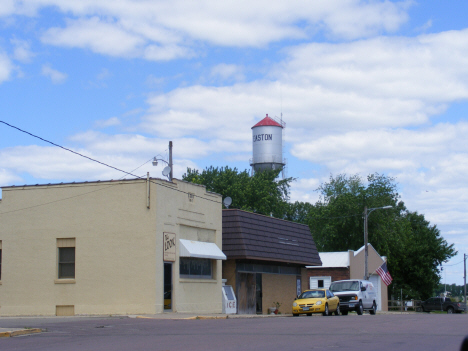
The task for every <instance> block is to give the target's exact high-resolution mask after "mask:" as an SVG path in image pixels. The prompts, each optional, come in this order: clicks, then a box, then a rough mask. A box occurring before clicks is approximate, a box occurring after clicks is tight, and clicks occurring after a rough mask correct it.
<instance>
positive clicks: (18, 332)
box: [0, 328, 42, 338]
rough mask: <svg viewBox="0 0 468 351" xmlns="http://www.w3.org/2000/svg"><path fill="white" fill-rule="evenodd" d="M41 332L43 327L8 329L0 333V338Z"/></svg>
mask: <svg viewBox="0 0 468 351" xmlns="http://www.w3.org/2000/svg"><path fill="white" fill-rule="evenodd" d="M41 332H42V329H39V328H31V329H21V330H15V331H6V332H1V333H0V338H9V337H13V336H19V335H28V334H36V333H41Z"/></svg>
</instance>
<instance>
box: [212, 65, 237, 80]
mask: <svg viewBox="0 0 468 351" xmlns="http://www.w3.org/2000/svg"><path fill="white" fill-rule="evenodd" d="M211 75H212V76H213V77H219V78H221V79H222V80H227V79H234V80H235V81H243V80H244V79H245V76H244V73H243V67H241V66H239V65H233V64H226V63H220V64H218V65H216V66H214V67H213V68H212V69H211Z"/></svg>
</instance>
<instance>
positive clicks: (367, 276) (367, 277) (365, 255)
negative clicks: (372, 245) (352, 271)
mask: <svg viewBox="0 0 468 351" xmlns="http://www.w3.org/2000/svg"><path fill="white" fill-rule="evenodd" d="M392 207H393V206H383V207H374V208H369V211H368V210H367V206H365V207H364V280H368V279H369V271H368V269H367V257H368V255H369V250H368V248H367V237H368V230H367V220H368V217H369V215H370V214H371V212H372V211H374V210H386V209H389V208H392Z"/></svg>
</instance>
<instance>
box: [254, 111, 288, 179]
mask: <svg viewBox="0 0 468 351" xmlns="http://www.w3.org/2000/svg"><path fill="white" fill-rule="evenodd" d="M285 127H286V123H284V122H283V120H282V119H281V120H279V121H278V120H275V119H273V118H271V117H268V114H267V115H266V117H265V118H264V119H262V120H261V121H260V122H258V123H257V124H256V125H254V126H253V127H252V150H253V158H252V159H251V160H250V165H251V166H252V170H253V172H261V171H264V170H270V169H283V170H284V166H285V165H286V160H285V159H283V129H284V128H285ZM283 177H284V172H283Z"/></svg>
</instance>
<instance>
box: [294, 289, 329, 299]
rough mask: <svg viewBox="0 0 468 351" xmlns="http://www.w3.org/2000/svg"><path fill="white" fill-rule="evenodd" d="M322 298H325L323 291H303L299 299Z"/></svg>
mask: <svg viewBox="0 0 468 351" xmlns="http://www.w3.org/2000/svg"><path fill="white" fill-rule="evenodd" d="M322 297H325V291H323V290H311V291H304V292H303V293H302V294H301V296H299V298H300V299H319V298H322Z"/></svg>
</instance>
